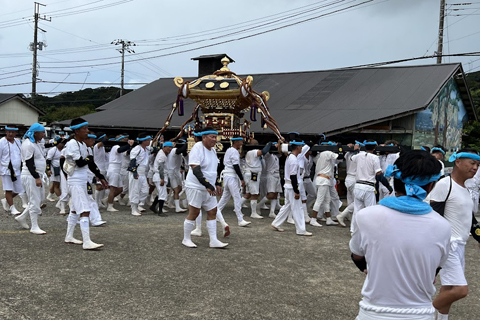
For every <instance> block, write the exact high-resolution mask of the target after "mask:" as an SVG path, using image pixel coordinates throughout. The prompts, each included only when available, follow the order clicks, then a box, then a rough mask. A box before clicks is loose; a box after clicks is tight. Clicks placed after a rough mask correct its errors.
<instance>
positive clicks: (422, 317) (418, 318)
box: [355, 308, 435, 320]
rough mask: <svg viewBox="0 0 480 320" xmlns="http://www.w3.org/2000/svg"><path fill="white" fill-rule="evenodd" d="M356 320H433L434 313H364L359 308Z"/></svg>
mask: <svg viewBox="0 0 480 320" xmlns="http://www.w3.org/2000/svg"><path fill="white" fill-rule="evenodd" d="M355 319H356V320H389V319H397V320H405V319H408V320H435V313H432V314H399V313H385V312H375V311H366V310H363V309H361V308H360V310H359V312H358V316H357V317H356V318H355Z"/></svg>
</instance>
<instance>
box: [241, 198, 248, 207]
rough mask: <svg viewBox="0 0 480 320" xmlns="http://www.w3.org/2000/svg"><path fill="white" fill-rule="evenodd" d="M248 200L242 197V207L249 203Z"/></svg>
mask: <svg viewBox="0 0 480 320" xmlns="http://www.w3.org/2000/svg"><path fill="white" fill-rule="evenodd" d="M247 200H248V199H247V198H244V197H242V206H243V204H244V203H245V202H247Z"/></svg>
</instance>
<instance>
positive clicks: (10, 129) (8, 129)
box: [5, 126, 18, 131]
mask: <svg viewBox="0 0 480 320" xmlns="http://www.w3.org/2000/svg"><path fill="white" fill-rule="evenodd" d="M5 130H7V131H18V128H9V127H7V126H5Z"/></svg>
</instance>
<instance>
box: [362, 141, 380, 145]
mask: <svg viewBox="0 0 480 320" xmlns="http://www.w3.org/2000/svg"><path fill="white" fill-rule="evenodd" d="M377 144H378V143H377V141H370V142H368V141H367V140H364V141H363V145H364V146H376V145H377Z"/></svg>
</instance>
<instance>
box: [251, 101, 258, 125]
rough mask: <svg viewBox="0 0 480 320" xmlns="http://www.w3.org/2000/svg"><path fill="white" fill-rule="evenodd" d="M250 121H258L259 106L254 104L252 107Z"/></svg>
mask: <svg viewBox="0 0 480 320" xmlns="http://www.w3.org/2000/svg"><path fill="white" fill-rule="evenodd" d="M250 120H252V121H257V106H256V105H254V104H252V106H251V107H250Z"/></svg>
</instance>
